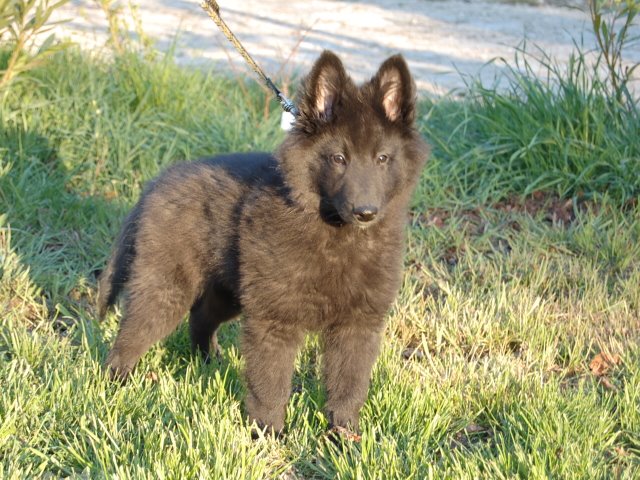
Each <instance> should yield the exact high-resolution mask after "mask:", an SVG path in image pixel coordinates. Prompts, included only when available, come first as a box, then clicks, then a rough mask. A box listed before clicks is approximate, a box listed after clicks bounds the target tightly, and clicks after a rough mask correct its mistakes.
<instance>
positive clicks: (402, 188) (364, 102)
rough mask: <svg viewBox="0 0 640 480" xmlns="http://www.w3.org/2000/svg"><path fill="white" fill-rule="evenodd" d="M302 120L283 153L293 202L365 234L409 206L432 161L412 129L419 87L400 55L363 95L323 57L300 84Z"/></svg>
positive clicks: (336, 62) (331, 58)
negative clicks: (404, 203) (394, 208)
mask: <svg viewBox="0 0 640 480" xmlns="http://www.w3.org/2000/svg"><path fill="white" fill-rule="evenodd" d="M299 106H300V116H299V117H298V118H297V119H296V123H295V125H294V128H293V130H292V132H291V133H290V134H289V136H288V137H287V139H286V140H285V142H284V144H283V146H282V147H281V149H280V151H279V157H280V159H281V163H282V166H283V170H284V172H285V178H286V181H287V183H288V184H289V186H290V188H291V190H292V192H293V194H294V197H297V198H298V199H299V200H300V201H302V202H303V203H304V204H305V207H308V208H316V209H318V212H319V213H320V214H321V215H322V217H323V218H324V219H325V220H326V221H328V222H330V223H336V224H350V225H357V226H358V227H362V228H367V227H369V226H371V225H374V224H376V223H377V222H378V221H380V220H382V219H383V218H384V217H385V215H386V214H387V213H388V210H389V206H390V204H393V203H394V200H395V199H399V198H402V199H407V200H408V196H409V194H410V192H411V191H412V190H413V186H414V185H415V182H416V181H417V177H418V175H419V172H420V168H421V167H422V164H423V163H424V161H425V160H426V157H427V149H426V145H425V144H424V142H423V141H422V139H421V138H420V135H419V134H418V133H417V132H416V131H415V129H414V125H413V123H414V117H415V84H414V82H413V79H412V78H411V74H410V73H409V69H408V67H407V64H406V62H405V61H404V59H403V58H402V56H400V55H395V56H393V57H390V58H388V59H387V60H386V61H385V62H384V63H383V64H382V65H381V66H380V68H379V70H378V72H377V73H376V75H375V76H374V77H373V78H372V79H371V80H370V81H369V82H366V83H365V84H364V85H362V86H360V87H357V86H356V85H355V84H354V82H353V81H352V80H351V78H349V76H348V75H347V73H346V71H345V69H344V67H343V65H342V62H341V61H340V59H339V58H338V57H337V56H336V55H335V54H333V53H331V52H329V51H325V52H324V53H323V54H322V55H321V56H320V58H319V59H318V60H317V61H316V63H315V65H314V66H313V68H312V69H311V72H310V73H309V75H308V76H307V77H306V78H305V80H304V81H303V84H302V89H301V93H300V103H299Z"/></svg>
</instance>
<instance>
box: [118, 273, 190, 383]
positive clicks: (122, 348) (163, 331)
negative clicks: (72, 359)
mask: <svg viewBox="0 0 640 480" xmlns="http://www.w3.org/2000/svg"><path fill="white" fill-rule="evenodd" d="M145 280H146V281H145V282H141V281H137V279H136V278H135V276H134V277H133V278H132V279H131V282H130V285H129V291H130V293H129V297H128V298H127V301H126V305H125V312H126V313H125V317H124V318H123V319H122V321H121V323H120V329H119V331H118V335H117V336H116V340H115V342H114V344H113V347H112V348H111V351H110V352H109V355H108V356H107V360H106V365H107V366H108V367H109V369H110V372H111V376H112V378H116V379H120V380H126V378H127V377H128V376H129V374H130V373H131V372H132V370H133V368H134V367H135V364H136V363H137V362H138V360H139V359H140V357H141V356H142V355H143V354H144V353H145V352H146V351H147V350H148V349H149V348H150V347H151V346H152V345H153V344H154V343H156V342H157V341H159V340H162V339H163V338H165V337H166V336H167V335H169V334H170V333H171V332H173V330H175V328H176V326H177V325H178V323H180V320H181V319H182V317H183V315H184V313H185V312H186V311H187V309H188V308H189V305H190V304H191V303H192V302H193V297H194V296H195V295H193V294H192V292H190V291H185V288H181V287H179V286H178V285H177V284H176V283H174V282H171V281H170V280H169V279H168V278H166V277H163V276H160V275H149V272H146V275H145Z"/></svg>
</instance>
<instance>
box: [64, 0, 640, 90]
mask: <svg viewBox="0 0 640 480" xmlns="http://www.w3.org/2000/svg"><path fill="white" fill-rule="evenodd" d="M218 3H219V5H220V8H221V13H222V16H223V18H224V19H225V21H226V22H227V24H228V25H229V27H230V28H231V29H232V30H233V31H234V32H235V34H236V35H237V36H238V37H239V38H240V40H241V41H242V42H243V44H244V45H245V47H246V48H247V49H248V51H249V52H250V53H251V55H252V56H253V57H254V58H255V59H256V60H257V61H258V63H259V64H260V65H262V66H263V68H264V69H265V70H266V71H267V73H268V74H270V75H276V74H278V73H281V74H282V73H283V74H285V75H289V74H291V73H292V72H295V71H305V70H306V69H308V67H309V66H310V65H311V63H312V62H313V61H314V59H315V58H316V57H317V56H318V54H319V52H320V51H322V50H323V49H325V48H328V49H331V50H334V51H335V52H337V53H338V54H339V55H340V56H341V57H342V58H343V59H344V61H345V63H346V64H347V66H348V69H349V70H350V72H352V73H353V74H354V76H355V77H356V78H357V79H358V80H364V79H366V78H368V76H370V75H371V74H372V73H373V72H374V70H375V69H376V67H377V65H378V64H380V63H381V62H382V61H383V60H384V59H385V58H386V57H387V56H389V55H391V54H394V53H396V52H401V53H403V54H404V55H405V56H406V58H407V59H408V61H409V63H410V66H411V68H412V70H413V72H414V74H415V77H416V80H417V83H418V86H419V88H420V89H421V90H422V91H423V92H429V93H435V94H441V93H443V92H446V91H449V90H451V89H459V88H461V87H464V78H465V77H467V78H468V76H477V75H480V76H481V78H482V79H483V80H484V81H491V80H492V79H493V78H494V77H495V76H496V74H499V73H500V71H501V70H503V69H504V63H503V62H501V61H499V60H498V61H495V62H493V63H491V64H490V65H487V63H488V62H491V61H492V59H496V58H504V59H505V60H506V61H508V62H510V63H513V57H514V47H516V46H518V45H522V44H523V42H524V41H526V43H527V46H528V47H527V48H528V50H531V51H534V50H535V49H536V48H540V49H542V50H543V51H544V52H546V53H548V54H551V55H553V56H554V57H556V58H557V60H558V61H559V62H560V63H561V64H562V63H564V62H566V60H567V59H568V57H569V55H570V53H571V51H572V50H573V49H574V41H578V42H584V44H585V46H586V47H587V48H592V47H593V46H594V44H595V43H594V38H593V36H592V34H591V33H590V24H589V19H588V15H587V14H586V13H585V11H583V10H581V9H579V8H567V7H561V6H550V5H535V6H534V5H523V4H504V3H487V2H484V1H472V0H469V1H458V0H451V1H428V0H404V1H397V0H375V1H367V2H355V1H334V0H288V1H280V0H246V1H235V2H234V1H231V0H222V1H220V2H218ZM136 5H137V14H136V16H137V18H138V20H139V22H140V25H141V27H142V30H143V31H144V33H145V34H146V35H148V36H149V37H150V38H152V39H153V40H154V41H155V42H156V46H157V47H158V48H159V49H160V50H166V49H167V48H169V47H170V46H171V45H172V44H173V43H174V42H175V53H176V58H177V59H178V61H179V62H181V63H187V64H203V63H205V64H206V63H209V62H211V61H214V62H216V64H217V65H219V67H220V68H221V69H225V70H228V69H229V68H230V67H231V68H233V69H235V70H237V71H242V70H243V69H246V67H245V65H244V63H243V60H242V59H241V57H240V56H239V55H238V54H237V53H236V52H235V51H234V50H233V47H231V45H230V44H229V43H227V41H226V39H225V38H224V36H223V35H222V34H221V33H220V32H219V31H218V29H217V27H216V26H215V24H214V23H213V22H212V21H211V20H210V19H209V18H208V16H207V15H206V14H205V13H204V11H203V10H202V9H201V8H200V6H199V3H198V1H196V0H194V1H185V0H138V1H137V2H136ZM124 12H125V16H127V17H131V14H130V10H129V9H128V8H126V9H125V10H124ZM58 18H69V19H71V21H70V22H68V23H67V24H65V25H64V26H62V27H60V28H59V30H60V31H61V33H62V34H63V35H70V36H71V37H72V38H74V39H75V40H77V41H79V42H80V43H81V44H83V45H85V46H86V47H87V48H99V47H100V46H101V45H104V43H105V41H106V39H107V31H108V28H107V22H106V19H105V15H104V14H103V12H102V11H101V10H99V9H98V8H97V6H96V2H94V1H90V0H72V2H71V3H70V4H69V5H68V6H66V7H64V9H63V10H62V11H61V12H60V13H59V14H58ZM131 30H132V31H133V32H134V31H135V28H134V27H133V22H131ZM534 46H535V47H534ZM626 59H627V61H632V62H639V61H640V48H637V49H629V51H628V52H627V57H626ZM461 74H462V75H461Z"/></svg>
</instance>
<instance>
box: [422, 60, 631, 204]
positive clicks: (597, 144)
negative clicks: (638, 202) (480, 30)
mask: <svg viewBox="0 0 640 480" xmlns="http://www.w3.org/2000/svg"><path fill="white" fill-rule="evenodd" d="M534 51H535V52H536V54H537V56H536V54H534V53H532V52H531V51H527V50H526V49H525V48H524V47H523V48H522V49H519V50H518V53H517V60H518V61H517V64H516V65H515V66H511V67H509V66H507V67H506V68H507V69H508V74H507V75H508V88H507V89H506V91H505V90H503V89H497V88H493V87H490V86H486V85H482V84H479V83H473V84H471V85H470V87H471V88H470V92H469V95H468V97H467V99H466V100H465V101H464V102H455V101H451V102H447V101H438V102H435V103H434V104H432V105H431V106H430V109H429V110H428V112H427V114H426V116H425V121H424V127H425V130H426V133H427V135H428V137H429V138H430V140H431V142H432V144H433V145H434V147H435V159H436V162H437V164H436V165H435V166H434V167H433V168H434V169H436V170H437V171H436V172H435V174H436V175H437V178H438V181H441V179H442V178H455V179H457V183H458V185H456V188H455V189H454V190H452V192H451V194H452V195H454V196H465V195H471V196H474V197H476V196H478V195H480V196H481V197H482V198H485V199H489V198H491V199H493V200H496V199H499V198H500V197H501V196H503V195H505V194H507V193H520V194H524V195H528V194H530V193H532V192H534V191H536V190H553V191H556V192H558V193H559V194H560V195H561V196H587V197H592V196H600V195H604V194H607V195H608V196H609V197H611V198H613V199H615V200H616V201H617V202H619V203H624V202H625V201H627V200H628V199H630V198H632V197H634V196H636V195H637V194H638V193H639V192H640V176H638V174H637V172H638V169H639V168H640V135H638V134H637V132H638V131H640V115H639V113H640V112H639V110H638V104H637V103H630V104H627V105H622V104H620V103H619V102H617V101H616V99H615V97H612V96H611V95H610V87H609V84H608V78H609V77H608V74H607V72H604V71H603V70H602V69H600V68H599V67H598V65H599V61H600V58H595V59H594V58H593V56H588V55H587V54H586V53H584V52H582V51H577V52H576V53H574V54H573V55H572V57H571V58H570V59H569V62H568V65H566V67H565V66H560V65H558V64H556V63H555V62H554V60H553V59H552V58H549V57H548V56H546V54H544V53H543V52H541V51H536V50H535V49H534ZM540 68H542V69H543V71H546V75H544V76H542V77H541V76H539V75H537V74H536V73H538V72H539V70H540Z"/></svg>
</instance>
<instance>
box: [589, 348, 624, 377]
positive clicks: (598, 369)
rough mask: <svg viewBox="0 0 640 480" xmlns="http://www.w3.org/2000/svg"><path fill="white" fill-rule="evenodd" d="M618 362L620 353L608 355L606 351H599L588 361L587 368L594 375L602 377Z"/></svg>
mask: <svg viewBox="0 0 640 480" xmlns="http://www.w3.org/2000/svg"><path fill="white" fill-rule="evenodd" d="M618 364H620V355H618V354H616V355H609V354H608V353H605V352H600V353H598V354H597V355H596V356H595V357H593V359H592V360H591V362H590V363H589V370H591V373H592V374H594V375H595V376H596V377H602V376H604V375H606V374H607V373H609V371H610V370H611V369H612V368H613V367H615V366H616V365H618Z"/></svg>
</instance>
